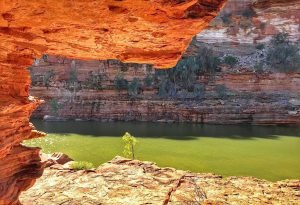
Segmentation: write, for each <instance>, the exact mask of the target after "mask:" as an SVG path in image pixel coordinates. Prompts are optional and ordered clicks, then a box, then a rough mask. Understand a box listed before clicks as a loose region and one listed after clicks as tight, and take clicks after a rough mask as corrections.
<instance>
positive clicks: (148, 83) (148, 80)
mask: <svg viewBox="0 0 300 205" xmlns="http://www.w3.org/2000/svg"><path fill="white" fill-rule="evenodd" d="M143 81H144V86H146V87H151V86H152V84H153V81H154V78H153V75H151V74H149V73H148V74H147V75H146V77H145V78H144V80H143Z"/></svg>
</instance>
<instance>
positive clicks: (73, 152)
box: [26, 120, 300, 181]
mask: <svg viewBox="0 0 300 205" xmlns="http://www.w3.org/2000/svg"><path fill="white" fill-rule="evenodd" d="M32 122H33V123H34V125H35V126H36V127H37V129H38V130H41V131H45V132H47V133H49V134H48V136H47V137H45V138H40V139H34V140H31V141H28V142H26V144H27V145H30V146H40V147H42V148H43V151H44V152H57V151H58V152H63V153H66V154H68V155H69V156H71V157H72V158H73V159H74V160H80V161H90V162H92V163H93V164H95V165H96V166H98V165H100V164H102V163H104V162H107V161H108V160H110V159H112V158H113V157H114V156H116V155H121V154H122V149H123V144H122V140H121V136H122V135H123V134H124V133H125V132H126V131H128V132H130V133H131V134H133V135H134V136H135V137H137V139H138V144H137V148H136V156H137V158H138V159H140V160H148V161H154V162H156V163H157V164H158V165H159V166H170V167H175V168H177V169H183V170H191V171H194V172H214V173H217V174H222V175H225V176H231V175H243V176H255V177H258V178H264V179H268V180H273V181H275V180H282V179H286V178H290V179H291V178H300V127H279V126H249V125H199V124H185V123H177V124H166V123H148V122H147V123H146V122H109V123H101V122H95V121H88V122H76V121H66V122H44V121H41V120H32Z"/></svg>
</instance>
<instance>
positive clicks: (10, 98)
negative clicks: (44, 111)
mask: <svg viewBox="0 0 300 205" xmlns="http://www.w3.org/2000/svg"><path fill="white" fill-rule="evenodd" d="M224 2H225V0H184V1H165V0H152V1H144V0H135V1H114V0H101V1H98V0H97V1H96V0H94V1H89V2H86V1H73V0H67V1H54V0H50V1H49V0H47V1H45V0H42V1H27V0H12V1H8V0H4V1H1V2H0V42H1V44H0V97H1V98H0V131H1V132H0V165H1V166H0V171H1V172H0V204H18V203H19V202H18V195H19V194H20V191H22V190H25V189H27V188H28V187H30V186H31V185H32V184H33V182H34V179H35V178H36V177H38V176H40V175H41V171H42V164H41V162H40V159H39V155H38V149H37V148H30V149H29V148H26V147H24V146H22V145H21V144H20V143H21V142H22V141H23V140H24V139H29V138H33V137H40V136H42V135H43V133H39V132H37V131H34V130H33V126H32V125H31V124H30V123H29V116H30V115H31V113H32V112H33V110H34V109H35V108H36V107H37V106H38V105H39V104H40V103H41V102H40V101H39V100H37V99H35V98H33V97H29V84H30V78H29V73H28V71H27V70H25V68H26V67H28V66H30V65H32V63H33V59H34V58H37V57H39V56H41V54H42V53H49V54H54V55H62V56H68V57H75V58H81V59H112V58H118V59H121V60H123V61H134V62H147V63H153V64H155V65H157V66H159V67H167V66H172V65H174V64H176V61H177V60H178V59H179V58H180V56H181V53H182V52H183V51H184V50H185V48H186V46H187V45H188V43H189V42H190V40H191V38H192V36H193V35H195V34H196V33H197V32H199V31H200V30H202V29H203V28H205V27H206V26H207V25H208V23H209V22H210V20H211V19H213V18H214V17H215V16H216V14H217V13H218V11H219V10H220V8H221V7H222V6H223V4H224Z"/></svg>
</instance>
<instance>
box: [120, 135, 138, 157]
mask: <svg viewBox="0 0 300 205" xmlns="http://www.w3.org/2000/svg"><path fill="white" fill-rule="evenodd" d="M122 140H123V142H124V150H123V154H124V157H127V158H131V159H135V153H134V147H135V145H136V143H137V140H136V139H135V137H134V136H132V135H131V134H129V133H128V132H126V133H125V134H124V135H123V137H122Z"/></svg>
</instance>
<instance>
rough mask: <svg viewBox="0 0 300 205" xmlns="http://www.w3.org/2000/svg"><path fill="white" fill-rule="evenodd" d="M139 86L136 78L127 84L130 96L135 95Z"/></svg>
mask: <svg viewBox="0 0 300 205" xmlns="http://www.w3.org/2000/svg"><path fill="white" fill-rule="evenodd" d="M140 86H141V83H140V80H139V79H138V78H133V80H132V81H131V82H130V83H129V85H128V94H129V95H130V96H132V97H136V96H137V94H138V91H139V88H140Z"/></svg>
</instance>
